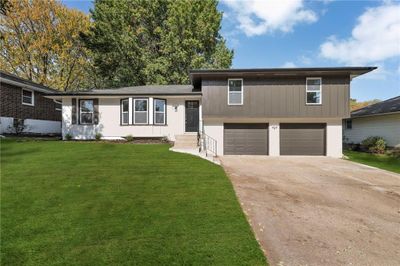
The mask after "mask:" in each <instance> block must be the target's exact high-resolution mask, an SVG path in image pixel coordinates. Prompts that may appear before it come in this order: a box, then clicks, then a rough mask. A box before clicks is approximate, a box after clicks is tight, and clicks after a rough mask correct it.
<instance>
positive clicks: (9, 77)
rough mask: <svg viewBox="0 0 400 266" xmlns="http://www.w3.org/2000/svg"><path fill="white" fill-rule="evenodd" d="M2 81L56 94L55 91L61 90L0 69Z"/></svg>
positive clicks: (0, 80) (0, 79)
mask: <svg viewBox="0 0 400 266" xmlns="http://www.w3.org/2000/svg"><path fill="white" fill-rule="evenodd" d="M0 82H3V83H6V84H10V85H14V86H18V87H22V88H27V89H31V90H33V91H38V92H43V93H46V94H54V93H57V92H59V91H57V90H54V89H52V88H49V87H47V86H44V85H41V84H38V83H36V82H33V81H30V80H27V79H23V78H20V77H18V76H16V75H14V74H11V73H7V72H4V71H1V70H0Z"/></svg>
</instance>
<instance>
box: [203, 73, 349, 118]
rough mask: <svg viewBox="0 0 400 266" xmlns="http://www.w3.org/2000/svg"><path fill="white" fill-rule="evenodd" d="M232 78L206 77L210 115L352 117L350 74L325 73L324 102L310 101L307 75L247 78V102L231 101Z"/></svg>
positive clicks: (206, 103) (205, 102)
mask: <svg viewBox="0 0 400 266" xmlns="http://www.w3.org/2000/svg"><path fill="white" fill-rule="evenodd" d="M227 86H228V79H227V78H217V77H216V78H215V79H212V80H211V79H210V80H203V81H202V92H203V115H204V116H206V117H207V116H209V117H213V116H214V117H348V116H349V115H350V110H349V103H350V93H349V88H350V78H349V77H346V76H339V77H336V76H326V77H324V76H323V77H322V104H321V105H307V104H306V77H291V78H288V77H282V78H275V77H272V78H246V77H244V78H243V88H244V95H243V97H244V101H243V105H236V106H230V105H228V98H227V97H228V89H227Z"/></svg>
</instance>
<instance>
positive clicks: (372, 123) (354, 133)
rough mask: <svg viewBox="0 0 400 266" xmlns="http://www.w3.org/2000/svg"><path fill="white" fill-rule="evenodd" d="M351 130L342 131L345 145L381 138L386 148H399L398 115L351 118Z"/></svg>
mask: <svg viewBox="0 0 400 266" xmlns="http://www.w3.org/2000/svg"><path fill="white" fill-rule="evenodd" d="M352 120H353V128H352V129H344V136H345V142H346V143H360V142H361V141H362V140H363V139H365V138H367V137H370V136H380V137H383V138H384V139H385V140H386V142H387V145H388V146H391V147H396V146H397V147H400V114H391V115H377V116H369V117H360V118H353V119H352Z"/></svg>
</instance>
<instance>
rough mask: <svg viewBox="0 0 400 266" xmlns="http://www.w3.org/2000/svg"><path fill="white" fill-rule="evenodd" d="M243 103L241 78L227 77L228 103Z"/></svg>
mask: <svg viewBox="0 0 400 266" xmlns="http://www.w3.org/2000/svg"><path fill="white" fill-rule="evenodd" d="M242 104H243V79H228V105H242Z"/></svg>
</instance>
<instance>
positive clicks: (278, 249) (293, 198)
mask: <svg viewBox="0 0 400 266" xmlns="http://www.w3.org/2000/svg"><path fill="white" fill-rule="evenodd" d="M221 162H222V165H223V166H224V168H225V170H226V171H227V173H228V175H229V177H230V179H231V180H232V183H233V185H234V188H235V191H236V193H237V195H238V198H239V200H240V202H241V204H242V208H243V209H244V211H245V213H246V215H247V216H248V219H249V221H250V224H251V225H252V228H253V230H254V232H255V234H256V237H257V239H258V240H259V242H260V243H261V245H262V248H263V249H264V252H265V253H266V256H267V258H268V260H269V262H270V264H272V265H399V264H400V175H398V174H394V173H393V174H392V173H390V172H387V171H384V170H379V169H374V168H371V167H366V166H363V165H359V164H355V163H352V162H349V161H345V160H341V159H332V158H327V157H267V156H224V157H222V158H221Z"/></svg>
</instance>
